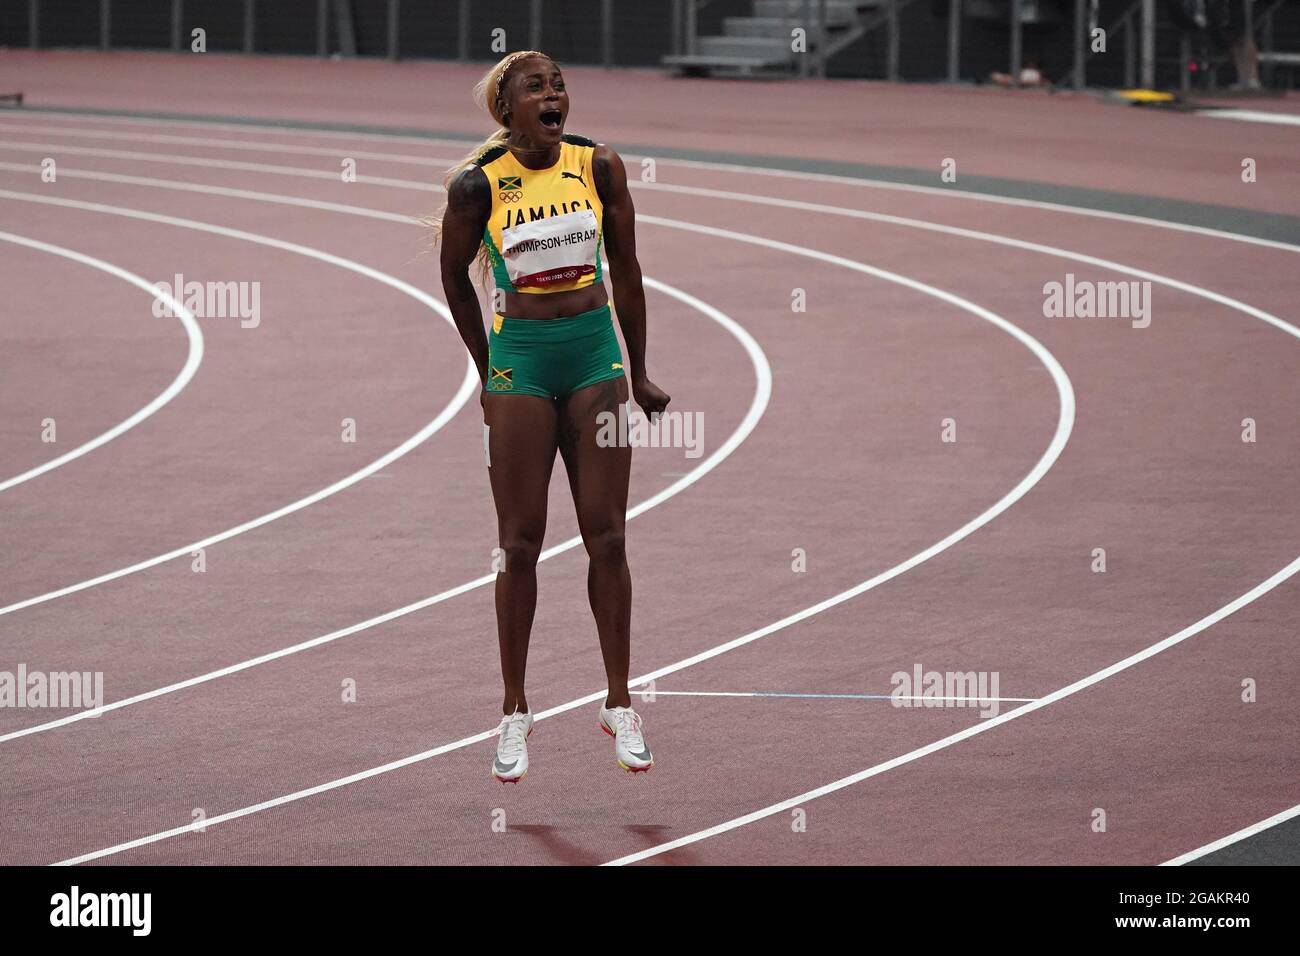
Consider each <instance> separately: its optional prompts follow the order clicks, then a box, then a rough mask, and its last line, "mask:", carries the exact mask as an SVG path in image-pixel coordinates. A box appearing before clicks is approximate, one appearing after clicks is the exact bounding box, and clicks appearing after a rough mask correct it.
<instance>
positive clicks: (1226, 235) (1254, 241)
mask: <svg viewBox="0 0 1300 956" xmlns="http://www.w3.org/2000/svg"><path fill="white" fill-rule="evenodd" d="M626 158H627V159H630V160H633V161H635V160H639V159H643V158H646V157H641V156H635V155H632V154H627V156H626ZM656 163H657V164H658V165H660V166H683V167H687V168H694V169H706V170H711V171H714V172H726V173H753V174H755V175H758V176H769V177H774V178H778V179H797V180H803V181H805V182H819V183H828V184H831V185H836V186H858V187H861V188H864V189H881V190H886V191H889V192H902V193H914V194H916V195H922V196H945V197H948V198H951V199H966V200H971V201H973V202H986V203H993V204H995V205H1000V206H1018V207H1020V208H1022V209H1040V210H1042V211H1044V212H1058V213H1065V214H1067V215H1073V216H1087V217H1089V218H1092V219H1109V220H1111V221H1112V222H1125V223H1130V224H1132V225H1136V226H1151V227H1154V228H1156V229H1168V230H1171V231H1173V232H1183V233H1187V234H1189V235H1197V236H1207V237H1209V238H1212V239H1227V240H1229V241H1231V242H1244V243H1246V244H1247V245H1252V246H1263V247H1266V248H1269V249H1280V250H1282V251H1284V252H1300V245H1295V244H1294V243H1290V242H1281V241H1279V240H1277V239H1261V238H1259V237H1258V236H1249V235H1246V234H1245V233H1241V232H1227V231H1225V230H1223V229H1212V228H1210V227H1208V226H1193V225H1190V224H1189V223H1184V222H1174V221H1172V220H1168V219H1154V218H1152V217H1150V216H1138V215H1135V214H1133V213H1127V212H1112V211H1111V210H1109V209H1090V208H1089V207H1087V206H1071V205H1069V204H1067V203H1059V202H1050V201H1048V200H1045V199H1021V198H1018V197H1016V196H999V195H996V194H994V193H977V192H971V191H969V190H965V189H952V188H947V187H943V186H917V185H913V184H910V183H896V182H891V181H889V180H887V179H861V178H858V177H856V176H841V175H837V174H835V173H812V172H802V171H800V170H794V169H775V168H772V167H767V166H746V165H743V164H740V163H710V162H706V161H703V160H693V159H657V160H656ZM659 185H665V184H664V183H663V182H660V183H659ZM668 185H671V184H668ZM1048 185H1050V184H1048Z"/></svg>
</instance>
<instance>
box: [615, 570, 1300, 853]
mask: <svg viewBox="0 0 1300 956" xmlns="http://www.w3.org/2000/svg"><path fill="white" fill-rule="evenodd" d="M1297 571H1300V558H1296V559H1295V560H1294V561H1292V562H1291V563H1290V564H1288V565H1287V566H1286V567H1284V568H1282V569H1281V570H1280V571H1278V572H1277V573H1275V574H1273V575H1272V576H1271V577H1269V578H1267V579H1266V580H1264V581H1261V582H1260V583H1259V584H1257V585H1255V586H1254V587H1253V588H1251V589H1250V590H1249V591H1247V592H1246V593H1245V594H1243V595H1241V596H1240V597H1238V598H1236V599H1235V600H1233V601H1230V602H1229V603H1227V604H1225V605H1224V606H1223V607H1221V608H1219V609H1218V610H1217V611H1214V612H1213V613H1211V614H1207V615H1206V616H1205V617H1203V618H1201V619H1200V620H1199V621H1197V622H1196V623H1195V624H1192V625H1189V626H1188V627H1185V628H1183V629H1182V630H1181V631H1179V632H1178V633H1177V634H1171V635H1170V636H1169V637H1166V638H1165V639H1164V640H1162V641H1158V642H1156V643H1155V644H1152V645H1151V646H1150V647H1147V648H1144V649H1143V650H1141V651H1138V652H1137V653H1136V654H1133V655H1131V656H1129V657H1126V658H1124V659H1123V660H1122V661H1117V662H1116V663H1114V664H1111V665H1110V666H1109V667H1105V668H1102V669H1101V670H1099V671H1097V672H1096V673H1094V674H1090V675H1088V676H1087V677H1084V678H1082V679H1081V680H1077V681H1075V682H1074V683H1073V684H1069V685H1067V686H1065V687H1062V688H1060V689H1059V690H1055V691H1053V692H1052V693H1050V694H1048V695H1047V696H1046V697H1042V698H1039V699H1038V700H1036V701H1034V702H1033V703H1032V704H1026V705H1025V706H1023V707H1018V708H1016V709H1015V710H1009V711H1007V712H1006V713H1005V714H1001V715H1000V716H997V717H992V718H989V719H988V720H985V721H982V722H980V723H977V724H974V725H972V726H970V727H967V728H966V729H965V730H960V731H958V732H957V733H955V734H950V735H949V736H947V737H944V738H943V739H942V740H936V741H935V742H934V743H930V744H926V745H925V746H924V747H918V748H917V749H916V750H912V751H909V752H907V753H905V754H903V755H902V756H901V757H894V758H893V759H891V760H886V761H884V762H883V763H878V764H876V765H875V766H873V767H868V768H867V769H866V770H860V771H858V772H857V773H854V774H850V775H849V776H847V777H841V778H840V779H839V780H836V781H834V782H833V783H828V784H825V785H823V786H820V787H817V788H816V789H815V790H809V791H807V792H805V793H801V794H799V795H798V796H796V797H790V798H789V799H786V800H782V801H781V802H780V803H774V804H771V805H770V806H766V807H763V808H762V809H760V810H755V811H753V812H752V813H747V814H745V815H744V816H739V817H735V818H734V819H731V820H728V821H726V822H725V823H719V824H717V825H715V826H711V827H709V828H707V829H705V830H698V831H696V832H695V833H692V834H689V835H688V836H684V837H679V838H677V839H676V840H669V841H668V842H666V843H660V844H659V845H657V846H652V847H649V848H648V849H645V850H640V851H638V852H636V853H629V854H628V855H627V856H622V857H619V858H618V859H617V860H611V861H609V862H608V863H605V864H603V865H605V866H624V865H626V864H628V863H636V862H638V861H640V860H645V859H649V858H650V857H652V856H659V855H660V854H662V853H667V852H669V851H670V850H676V849H679V848H680V847H684V846H689V845H690V844H692V843H699V842H700V841H701V840H707V839H709V838H710V837H715V836H718V835H720V834H723V833H727V832H729V831H731V830H735V829H738V828H740V827H743V826H748V825H749V824H751V823H755V822H757V821H759V820H763V819H766V818H767V817H770V816H774V815H775V814H778V813H784V812H786V811H787V810H793V809H794V808H795V807H798V806H801V805H803V804H805V803H808V802H810V801H812V800H817V799H819V798H821V797H824V796H827V795H828V794H832V793H835V792H836V791H837V790H843V789H844V788H845V787H851V786H853V785H854V784H855V783H861V782H862V781H863V780H868V779H870V778H871V777H875V776H877V775H879V774H882V773H885V772H886V771H888V770H893V769H894V768H895V767H901V766H903V765H904V764H909V763H912V762H913V761H915V760H920V759H921V758H922V757H926V756H929V755H930V754H932V753H937V752H938V751H940V750H946V749H947V748H949V747H951V746H953V745H954V744H959V743H961V742H962V741H963V740H968V739H970V738H971V737H974V736H976V735H978V734H983V733H987V732H988V731H990V730H992V729H993V728H994V727H1000V726H1002V725H1003V724H1005V723H1007V722H1008V721H1012V720H1016V719H1018V718H1020V717H1024V716H1025V715H1026V714H1032V713H1033V712H1034V711H1037V710H1042V709H1043V708H1044V707H1050V706H1051V705H1052V704H1054V703H1056V702H1057V701H1058V700H1064V699H1065V698H1066V697H1069V696H1071V695H1073V694H1077V693H1078V692H1079V691H1081V690H1085V689H1087V688H1089V687H1091V686H1093V685H1094V684H1098V683H1100V682H1101V681H1104V680H1105V679H1106V678H1108V677H1112V676H1114V675H1115V674H1118V673H1120V672H1121V671H1124V670H1127V669H1128V668H1130V667H1132V666H1134V665H1135V664H1140V663H1141V662H1142V661H1145V660H1147V659H1148V658H1151V657H1154V656H1155V655H1157V654H1159V653H1161V652H1162V651H1166V650H1168V649H1169V648H1171V647H1173V646H1175V645H1176V644H1180V643H1182V642H1183V641H1185V640H1187V639H1188V638H1189V637H1192V636H1194V635H1196V634H1199V633H1200V632H1201V631H1204V630H1205V629H1206V628H1208V627H1210V626H1211V625H1214V624H1217V623H1218V622H1219V621H1221V620H1223V619H1224V618H1225V617H1227V616H1228V615H1229V614H1232V613H1234V612H1236V611H1238V610H1240V609H1241V608H1243V607H1245V606H1246V605H1247V604H1250V603H1251V602H1252V601H1254V600H1256V599H1257V598H1259V597H1262V596H1263V595H1265V594H1267V593H1268V592H1269V591H1271V590H1273V588H1275V587H1277V586H1278V585H1279V584H1281V583H1282V582H1283V581H1285V580H1286V579H1287V578H1289V577H1291V576H1292V575H1293V574H1295V573H1296V572H1297Z"/></svg>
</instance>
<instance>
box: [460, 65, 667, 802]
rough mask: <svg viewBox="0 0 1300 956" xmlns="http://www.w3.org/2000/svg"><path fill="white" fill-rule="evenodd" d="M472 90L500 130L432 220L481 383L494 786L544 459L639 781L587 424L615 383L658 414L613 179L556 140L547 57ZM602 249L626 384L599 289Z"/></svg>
mask: <svg viewBox="0 0 1300 956" xmlns="http://www.w3.org/2000/svg"><path fill="white" fill-rule="evenodd" d="M474 94H475V97H476V99H477V100H478V101H479V102H481V103H482V104H483V105H484V106H485V107H486V108H487V111H488V112H489V113H490V114H491V116H492V118H493V119H494V120H496V122H497V123H498V124H499V125H500V127H501V128H500V129H498V130H497V131H496V132H495V133H494V134H493V135H492V136H491V138H489V139H488V141H487V142H485V143H483V144H482V145H481V146H480V147H479V148H478V149H476V150H475V151H474V152H473V153H471V154H470V156H468V157H467V158H466V159H465V160H464V161H463V162H462V163H461V164H460V165H458V166H457V167H455V168H453V169H452V170H451V171H450V172H449V173H448V174H447V179H446V181H445V185H446V186H447V206H446V209H445V211H444V217H443V219H442V220H441V222H440V223H437V224H436V228H437V229H438V231H439V233H440V237H441V242H442V253H441V265H442V284H443V289H444V290H445V293H446V297H447V304H448V306H449V307H450V308H451V313H452V317H453V318H454V319H455V322H456V327H457V328H458V329H459V330H460V334H461V337H462V338H463V339H464V340H465V345H466V347H467V348H468V349H469V352H470V355H471V356H472V357H473V359H474V362H475V364H476V365H477V366H478V371H479V378H480V379H482V381H483V391H482V394H481V400H482V404H483V420H484V427H485V431H484V443H485V446H486V450H487V459H488V475H489V479H490V481H491V485H492V497H493V500H494V501H495V503H496V511H497V528H498V538H499V543H500V546H501V550H502V553H503V555H504V559H505V567H504V569H503V570H501V571H500V572H499V573H498V574H497V579H496V611H497V637H498V640H499V642H500V646H501V676H502V678H503V680H504V683H505V701H504V703H503V705H502V712H503V714H504V715H505V716H504V717H503V719H502V721H501V725H500V727H499V728H498V732H499V734H500V739H499V740H498V742H497V753H496V757H495V759H494V760H493V762H492V774H493V776H495V777H496V778H497V779H498V780H500V781H502V782H512V783H513V782H518V781H519V780H521V779H522V778H523V776H524V774H525V773H527V772H528V744H527V740H528V735H529V734H530V733H531V732H532V728H533V716H532V713H531V712H530V711H529V709H528V699H527V697H526V696H525V694H524V671H525V666H526V664H527V660H528V637H529V632H530V630H531V628H532V623H533V611H534V609H535V608H536V605H537V573H536V564H537V557H538V555H539V553H540V552H541V548H542V537H543V534H544V532H545V530H546V492H547V488H548V486H549V485H550V480H551V467H552V465H553V464H554V461H555V453H556V451H557V450H558V451H559V453H560V456H561V457H562V458H563V459H564V466H565V469H566V470H567V471H568V475H569V488H570V489H571V490H572V492H573V502H574V505H575V507H576V509H577V513H578V528H579V530H580V532H581V534H582V541H583V544H584V545H585V546H586V549H587V555H588V557H589V559H590V565H589V568H588V571H587V596H588V599H589V600H590V602H591V610H592V614H594V615H595V618H596V630H597V631H598V633H599V635H600V649H601V655H602V656H603V658H604V664H605V674H606V677H607V679H608V681H609V685H608V695H607V697H606V698H605V704H604V706H603V707H602V708H601V709H600V715H599V722H600V726H601V728H602V729H604V730H605V732H606V733H608V734H610V735H611V736H612V737H613V738H614V743H615V754H616V757H617V759H618V763H619V765H620V766H621V767H622V768H623V769H624V770H630V771H641V770H649V769H650V767H651V766H652V765H653V764H654V758H653V757H652V756H651V754H650V748H649V746H648V745H647V744H646V742H645V736H644V734H643V732H642V725H641V718H640V717H639V716H638V715H637V713H636V711H634V710H633V709H632V707H631V703H632V700H631V697H630V695H629V693H628V683H627V682H628V659H629V628H630V624H631V612H632V579H631V576H630V574H629V572H628V566H627V557H626V553H625V551H624V544H623V525H624V521H625V518H626V514H627V494H628V476H629V472H630V469H631V462H632V452H631V448H630V447H629V445H628V442H627V441H626V440H623V441H620V442H619V443H618V444H617V445H610V444H609V443H608V442H602V443H598V442H597V440H596V439H597V433H598V431H599V428H600V421H601V420H598V418H597V416H599V415H600V414H601V413H602V412H604V413H610V414H612V415H614V416H615V417H617V415H618V407H619V405H621V404H622V403H624V402H626V401H627V399H628V383H629V380H630V382H631V390H632V397H633V398H634V399H635V400H636V402H637V404H638V405H640V406H641V408H642V410H643V411H644V412H645V413H646V414H647V415H653V414H656V413H659V412H662V411H663V410H664V409H665V408H666V407H667V405H668V401H669V398H668V395H666V394H665V393H664V392H663V390H661V389H660V388H659V387H657V386H656V385H654V384H653V383H652V382H651V381H650V380H649V378H647V377H646V369H645V293H644V291H643V289H642V287H641V267H640V265H639V264H638V263H637V258H636V238H635V233H634V230H635V216H636V213H635V210H634V209H633V208H632V197H631V195H630V194H629V192H628V188H627V175H626V173H625V171H624V169H623V161H622V160H621V159H620V158H619V156H618V154H617V153H615V152H614V151H613V150H612V149H610V148H609V147H607V146H603V145H599V144H596V143H594V142H592V141H591V140H589V139H585V138H584V137H581V136H576V135H574V134H571V133H565V132H564V124H565V120H566V119H567V118H568V114H569V95H568V93H567V92H566V91H565V87H564V77H563V76H562V75H561V73H560V69H559V67H558V66H557V65H556V64H555V62H554V61H553V60H552V59H551V58H550V57H548V56H547V55H546V54H544V53H538V52H537V51H535V50H524V51H521V52H518V53H512V54H510V55H509V56H507V57H505V58H503V59H502V60H501V61H500V62H499V63H497V65H496V66H494V67H493V68H492V69H491V70H489V71H488V72H487V75H486V76H484V77H483V78H482V79H481V80H480V81H479V82H478V84H477V85H476V86H475V88H474ZM602 248H603V250H604V252H605V253H606V255H607V256H608V258H609V266H610V281H611V284H612V285H613V287H614V305H615V308H616V312H617V315H618V321H619V326H620V327H621V328H622V331H623V338H624V340H625V341H626V343H627V348H628V358H627V368H626V370H625V369H624V363H623V355H622V353H621V351H620V350H619V344H618V338H617V337H616V336H615V334H614V326H613V322H612V320H611V316H610V309H609V296H608V294H607V293H606V291H605V285H604V282H603V281H602V274H601V259H600V255H601V251H602ZM476 259H477V260H478V261H479V263H480V265H481V266H482V267H483V269H484V270H487V269H490V270H491V273H492V277H493V280H494V284H495V287H496V292H495V293H494V300H495V311H496V312H497V314H495V315H494V316H493V319H492V329H491V333H490V334H489V333H488V332H487V331H486V330H485V329H484V326H483V317H482V313H481V312H480V311H479V302H478V297H477V295H476V294H475V289H474V282H473V280H472V279H471V277H470V267H471V265H472V264H473V263H474V262H475V260H476ZM624 437H625V436H624Z"/></svg>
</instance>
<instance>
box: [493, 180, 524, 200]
mask: <svg viewBox="0 0 1300 956" xmlns="http://www.w3.org/2000/svg"><path fill="white" fill-rule="evenodd" d="M497 189H498V190H500V191H499V192H498V193H497V198H498V199H500V200H501V201H502V202H519V200H521V199H523V198H524V178H523V177H522V176H501V177H500V178H498V179H497Z"/></svg>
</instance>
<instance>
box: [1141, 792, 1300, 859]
mask: <svg viewBox="0 0 1300 956" xmlns="http://www.w3.org/2000/svg"><path fill="white" fill-rule="evenodd" d="M1296 817H1300V804H1297V805H1296V806H1294V807H1292V808H1291V809H1290V810H1283V811H1282V812H1281V813H1275V814H1273V815H1272V816H1271V817H1269V818H1268V819H1267V820H1260V821H1259V822H1258V823H1252V824H1251V825H1250V826H1248V827H1243V828H1242V829H1240V830H1238V831H1237V832H1236V833H1230V834H1228V836H1226V837H1221V838H1219V839H1218V840H1215V841H1214V842H1213V843H1207V844H1205V846H1202V847H1197V848H1196V849H1195V850H1188V851H1187V852H1186V853H1184V854H1182V855H1181V856H1176V857H1174V858H1173V859H1172V860H1165V862H1163V863H1161V864H1160V865H1161V866H1182V865H1183V864H1184V863H1191V862H1192V861H1193V860H1199V859H1200V858H1201V857H1203V856H1208V855H1209V854H1211V853H1217V852H1218V851H1219V850H1222V849H1223V848H1224V847H1225V846H1232V845H1233V844H1234V843H1240V842H1241V841H1242V840H1245V839H1246V838H1248V837H1253V836H1254V835H1255V834H1256V833H1263V832H1264V831H1265V830H1268V829H1271V828H1272V827H1275V826H1277V825H1278V824H1279V823H1286V822H1287V821H1288V820H1294V819H1295V818H1296Z"/></svg>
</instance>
